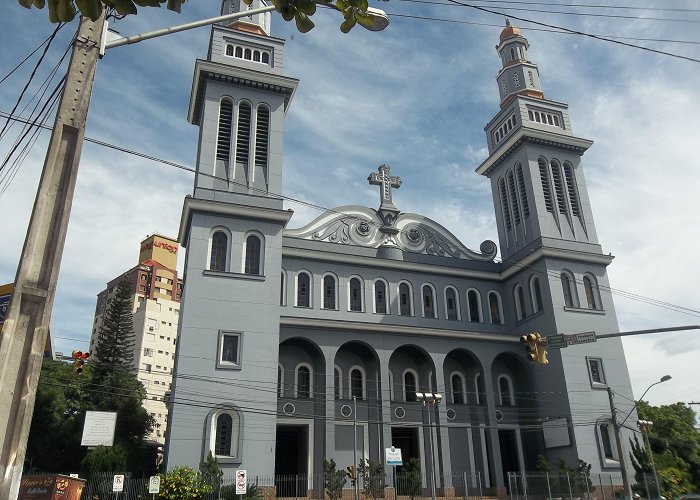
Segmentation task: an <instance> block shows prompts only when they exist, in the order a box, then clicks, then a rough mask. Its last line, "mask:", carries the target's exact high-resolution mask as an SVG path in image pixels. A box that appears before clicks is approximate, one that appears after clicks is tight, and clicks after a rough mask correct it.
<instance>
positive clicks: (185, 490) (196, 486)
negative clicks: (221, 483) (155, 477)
mask: <svg viewBox="0 0 700 500" xmlns="http://www.w3.org/2000/svg"><path fill="white" fill-rule="evenodd" d="M213 491H214V488H212V486H211V485H210V484H207V483H206V482H205V481H204V480H203V479H202V475H201V474H200V473H199V472H197V471H195V470H193V469H191V468H189V467H177V468H175V469H173V470H171V471H170V472H168V473H167V474H165V475H161V479H160V493H158V494H157V496H156V498H157V499H158V500H200V499H201V498H203V497H204V495H207V494H209V493H212V492H213Z"/></svg>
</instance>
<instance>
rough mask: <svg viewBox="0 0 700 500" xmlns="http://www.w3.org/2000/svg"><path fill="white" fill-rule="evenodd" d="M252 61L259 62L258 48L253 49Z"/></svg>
mask: <svg viewBox="0 0 700 500" xmlns="http://www.w3.org/2000/svg"><path fill="white" fill-rule="evenodd" d="M253 61H255V62H260V51H259V50H254V51H253Z"/></svg>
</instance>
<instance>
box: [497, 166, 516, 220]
mask: <svg viewBox="0 0 700 500" xmlns="http://www.w3.org/2000/svg"><path fill="white" fill-rule="evenodd" d="M498 192H499V194H500V196H501V211H502V212H503V222H504V223H505V226H506V231H510V230H511V229H512V227H513V226H512V224H511V220H510V207H509V206H508V194H507V192H506V181H505V179H503V177H501V178H500V179H498Z"/></svg>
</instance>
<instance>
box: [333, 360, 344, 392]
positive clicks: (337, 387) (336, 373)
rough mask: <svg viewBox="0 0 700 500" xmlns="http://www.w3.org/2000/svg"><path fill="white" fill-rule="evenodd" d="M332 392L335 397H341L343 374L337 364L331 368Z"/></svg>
mask: <svg viewBox="0 0 700 500" xmlns="http://www.w3.org/2000/svg"><path fill="white" fill-rule="evenodd" d="M333 392H334V394H335V399H341V398H342V397H343V374H342V373H341V371H340V368H338V367H337V366H336V367H335V368H334V370H333Z"/></svg>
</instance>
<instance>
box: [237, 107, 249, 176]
mask: <svg viewBox="0 0 700 500" xmlns="http://www.w3.org/2000/svg"><path fill="white" fill-rule="evenodd" d="M250 113H251V110H250V104H248V103H247V102H242V103H241V105H240V106H239V107H238V133H237V135H236V144H237V145H236V163H243V164H245V165H247V164H248V159H249V158H250V116H251V115H250Z"/></svg>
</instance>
